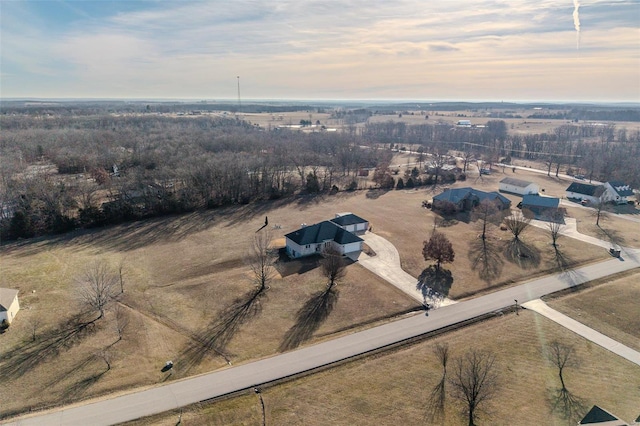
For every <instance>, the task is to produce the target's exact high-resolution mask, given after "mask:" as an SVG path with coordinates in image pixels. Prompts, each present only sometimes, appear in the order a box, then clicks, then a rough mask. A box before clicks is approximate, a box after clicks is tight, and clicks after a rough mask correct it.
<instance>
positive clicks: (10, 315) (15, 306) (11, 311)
mask: <svg viewBox="0 0 640 426" xmlns="http://www.w3.org/2000/svg"><path fill="white" fill-rule="evenodd" d="M19 310H20V303H19V302H18V296H16V297H15V298H14V299H13V302H12V303H11V305H9V307H8V308H7V311H6V312H5V311H2V312H0V322H2V320H4V319H6V320H7V322H8V323H9V324H11V321H13V319H14V318H15V316H16V314H17V313H18V311H19Z"/></svg>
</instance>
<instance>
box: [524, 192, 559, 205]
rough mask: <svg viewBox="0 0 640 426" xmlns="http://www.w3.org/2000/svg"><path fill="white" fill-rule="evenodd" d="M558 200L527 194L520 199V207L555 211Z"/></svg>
mask: <svg viewBox="0 0 640 426" xmlns="http://www.w3.org/2000/svg"><path fill="white" fill-rule="evenodd" d="M559 205H560V199H559V198H555V197H541V196H540V195H535V194H529V195H525V196H524V197H522V207H527V206H529V207H544V208H554V209H557V208H558V206H559Z"/></svg>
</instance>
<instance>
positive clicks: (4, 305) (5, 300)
mask: <svg viewBox="0 0 640 426" xmlns="http://www.w3.org/2000/svg"><path fill="white" fill-rule="evenodd" d="M17 294H18V290H13V289H11V288H0V311H8V310H9V307H10V306H11V304H12V303H13V299H15V298H16V295H17Z"/></svg>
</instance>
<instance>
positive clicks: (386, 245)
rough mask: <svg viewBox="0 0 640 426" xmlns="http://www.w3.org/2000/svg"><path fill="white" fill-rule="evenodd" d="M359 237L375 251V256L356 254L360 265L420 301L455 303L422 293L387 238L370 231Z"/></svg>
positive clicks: (442, 303)
mask: <svg viewBox="0 0 640 426" xmlns="http://www.w3.org/2000/svg"><path fill="white" fill-rule="evenodd" d="M360 237H361V238H362V239H363V240H364V242H365V243H367V245H368V246H369V247H371V249H373V251H374V252H375V253H376V255H375V256H368V255H366V254H365V253H360V255H359V256H358V263H359V264H360V265H362V266H364V267H365V268H367V269H368V270H370V271H371V272H373V273H374V274H376V275H378V276H379V277H382V278H383V279H385V280H386V281H388V282H389V283H391V284H393V285H394V286H396V287H397V288H399V289H400V290H402V291H403V292H404V293H406V294H407V295H408V296H409V297H412V298H414V299H416V300H417V301H418V302H420V303H422V302H423V301H426V302H428V303H430V304H432V305H437V306H446V305H451V304H452V303H455V302H454V301H453V300H451V299H446V298H445V299H441V298H438V297H433V296H428V295H424V294H423V293H422V291H421V290H418V288H417V287H416V285H417V283H418V279H417V278H415V277H413V276H411V275H409V274H408V273H406V272H405V271H404V270H403V269H402V267H401V266H400V254H399V253H398V250H397V249H396V247H395V246H394V245H393V244H391V243H390V242H389V241H388V240H386V239H385V238H383V237H381V236H379V235H376V234H373V233H371V232H367V233H366V234H364V235H361V236H360Z"/></svg>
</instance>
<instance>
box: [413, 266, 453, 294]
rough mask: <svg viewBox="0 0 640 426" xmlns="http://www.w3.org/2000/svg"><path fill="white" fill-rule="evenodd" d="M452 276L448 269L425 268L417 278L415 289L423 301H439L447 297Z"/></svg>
mask: <svg viewBox="0 0 640 426" xmlns="http://www.w3.org/2000/svg"><path fill="white" fill-rule="evenodd" d="M452 284H453V276H452V275H451V271H449V270H448V269H442V268H440V269H439V270H438V269H436V267H435V266H434V265H431V266H429V267H428V268H426V269H425V270H424V271H422V273H421V274H420V276H419V277H418V283H417V284H416V289H418V290H420V292H421V293H422V297H423V298H424V300H425V301H426V300H432V301H435V302H437V301H440V300H442V299H444V298H445V297H447V296H448V295H449V290H450V289H451V285H452Z"/></svg>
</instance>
